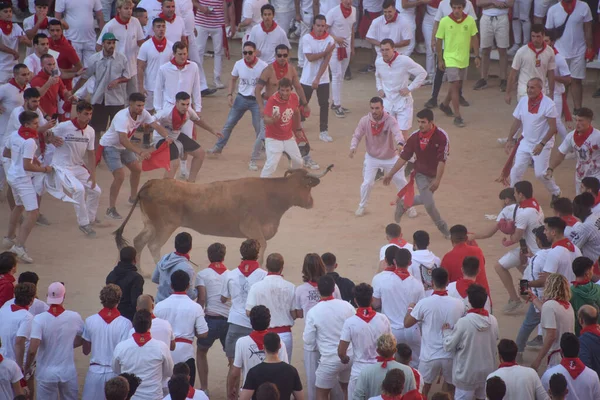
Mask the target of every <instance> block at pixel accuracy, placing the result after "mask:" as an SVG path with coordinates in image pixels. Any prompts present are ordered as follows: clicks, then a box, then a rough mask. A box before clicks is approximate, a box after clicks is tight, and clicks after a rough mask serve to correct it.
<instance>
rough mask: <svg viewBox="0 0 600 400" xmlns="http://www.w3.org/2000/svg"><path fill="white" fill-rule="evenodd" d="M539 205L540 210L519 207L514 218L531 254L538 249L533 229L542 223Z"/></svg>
mask: <svg viewBox="0 0 600 400" xmlns="http://www.w3.org/2000/svg"><path fill="white" fill-rule="evenodd" d="M521 143H522V142H521ZM538 206H539V204H538ZM539 207H540V211H538V210H536V209H535V208H533V207H526V208H522V207H519V208H518V209H517V218H516V219H515V227H516V228H517V229H522V230H523V231H524V232H523V238H524V239H525V242H526V243H527V247H529V250H531V252H532V253H533V254H535V253H536V252H537V251H538V250H539V247H538V245H537V242H536V241H535V233H533V230H534V229H535V228H537V227H539V226H542V225H544V211H543V210H542V207H541V206H539Z"/></svg>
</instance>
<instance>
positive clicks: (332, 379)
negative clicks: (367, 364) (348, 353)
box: [315, 361, 352, 389]
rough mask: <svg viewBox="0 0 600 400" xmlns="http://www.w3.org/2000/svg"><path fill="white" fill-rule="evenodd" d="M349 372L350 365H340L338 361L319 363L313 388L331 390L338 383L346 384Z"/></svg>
mask: <svg viewBox="0 0 600 400" xmlns="http://www.w3.org/2000/svg"><path fill="white" fill-rule="evenodd" d="M351 370H352V363H348V364H342V363H341V362H339V361H338V362H324V363H319V366H318V367H317V372H316V374H315V375H316V379H315V386H316V387H318V388H319V389H332V388H333V387H334V386H335V385H337V383H338V382H341V383H348V382H349V381H350V372H351Z"/></svg>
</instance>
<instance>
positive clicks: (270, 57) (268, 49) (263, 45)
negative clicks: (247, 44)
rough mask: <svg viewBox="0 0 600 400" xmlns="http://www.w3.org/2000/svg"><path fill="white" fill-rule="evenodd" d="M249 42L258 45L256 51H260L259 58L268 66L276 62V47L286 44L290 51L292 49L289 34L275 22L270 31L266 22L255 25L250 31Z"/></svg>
mask: <svg viewBox="0 0 600 400" xmlns="http://www.w3.org/2000/svg"><path fill="white" fill-rule="evenodd" d="M248 40H249V41H251V42H254V44H256V50H258V51H260V56H259V57H258V58H260V59H261V60H263V61H264V62H266V63H267V64H272V63H273V62H275V47H277V46H279V45H280V44H285V45H286V46H287V47H288V49H291V45H290V41H289V40H288V38H287V32H286V31H285V30H284V29H282V28H281V27H280V26H279V25H277V22H275V21H273V25H271V28H270V29H267V27H266V26H265V23H264V22H261V23H260V24H258V25H255V26H254V27H253V28H252V30H251V31H250V35H249V36H248Z"/></svg>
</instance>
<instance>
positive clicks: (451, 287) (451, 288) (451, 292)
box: [446, 281, 492, 313]
mask: <svg viewBox="0 0 600 400" xmlns="http://www.w3.org/2000/svg"><path fill="white" fill-rule="evenodd" d="M473 283H475V282H474V281H473ZM446 290H447V291H448V296H450V297H454V298H455V299H459V300H460V301H462V302H463V304H464V306H465V313H466V312H467V311H469V310H470V309H471V308H473V306H471V303H470V302H469V296H465V297H462V295H461V294H460V292H459V291H458V289H456V281H455V282H450V283H449V284H448V287H447V288H446ZM483 308H484V309H485V310H487V311H488V312H489V313H491V312H492V305H491V304H490V296H488V298H487V300H486V302H485V305H484V306H483Z"/></svg>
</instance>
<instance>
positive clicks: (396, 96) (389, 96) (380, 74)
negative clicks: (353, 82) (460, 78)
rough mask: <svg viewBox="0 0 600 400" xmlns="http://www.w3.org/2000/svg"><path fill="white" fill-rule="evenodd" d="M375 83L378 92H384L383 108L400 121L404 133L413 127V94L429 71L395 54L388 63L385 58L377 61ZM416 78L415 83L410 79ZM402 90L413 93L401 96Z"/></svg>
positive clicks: (405, 57) (407, 58)
mask: <svg viewBox="0 0 600 400" xmlns="http://www.w3.org/2000/svg"><path fill="white" fill-rule="evenodd" d="M375 69H376V72H375V82H376V85H377V90H378V91H379V90H383V93H384V94H385V96H384V97H383V108H384V109H385V110H387V112H389V113H390V114H391V115H392V116H394V117H395V118H396V119H397V120H398V125H399V126H400V129H402V130H403V131H407V130H409V129H410V128H411V127H412V120H413V103H414V102H413V97H412V92H413V91H414V90H416V89H418V88H419V87H420V86H421V85H422V84H423V82H424V81H425V79H426V78H427V71H425V68H423V67H421V65H419V64H417V63H416V62H415V61H413V59H412V58H410V57H408V56H405V55H402V54H399V53H398V52H394V56H393V57H392V59H391V60H390V61H389V62H387V61H385V60H384V59H383V57H378V58H377V60H376V61H375ZM411 77H414V79H413V81H412V82H411V81H410V78H411ZM401 89H408V90H409V91H410V92H411V93H409V94H408V95H406V96H402V95H401V94H400V90H401Z"/></svg>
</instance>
